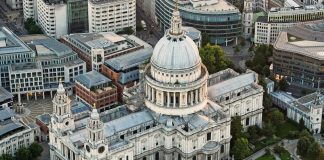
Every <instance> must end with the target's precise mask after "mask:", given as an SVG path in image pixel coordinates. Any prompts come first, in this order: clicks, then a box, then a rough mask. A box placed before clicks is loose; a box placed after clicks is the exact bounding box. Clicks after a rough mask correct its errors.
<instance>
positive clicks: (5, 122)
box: [0, 107, 34, 155]
mask: <svg viewBox="0 0 324 160" xmlns="http://www.w3.org/2000/svg"><path fill="white" fill-rule="evenodd" d="M0 128H1V132H0V155H2V154H11V155H14V154H15V153H16V151H17V150H18V149H20V148H23V147H25V148H26V147H28V146H29V145H30V144H32V143H33V142H34V130H33V129H32V128H31V127H29V126H27V125H26V124H24V123H23V122H22V121H20V120H19V119H17V118H16V117H15V113H14V112H13V111H12V110H11V109H9V108H8V107H5V108H2V109H0Z"/></svg>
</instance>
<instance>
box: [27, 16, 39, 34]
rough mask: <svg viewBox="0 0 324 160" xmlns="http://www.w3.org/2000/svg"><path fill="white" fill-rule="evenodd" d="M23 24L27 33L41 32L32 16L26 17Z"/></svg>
mask: <svg viewBox="0 0 324 160" xmlns="http://www.w3.org/2000/svg"><path fill="white" fill-rule="evenodd" d="M24 25H25V28H26V30H27V31H28V33H29V34H43V32H42V30H41V28H40V27H39V26H38V25H37V24H36V22H35V21H34V19H33V18H28V19H27V20H26V21H25V23H24Z"/></svg>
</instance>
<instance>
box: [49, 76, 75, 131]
mask: <svg viewBox="0 0 324 160" xmlns="http://www.w3.org/2000/svg"><path fill="white" fill-rule="evenodd" d="M52 102H53V116H52V126H53V128H55V129H56V130H57V131H60V132H61V133H62V132H66V131H69V130H74V129H75V126H74V119H73V116H72V113H71V100H70V98H69V97H68V96H67V95H66V92H65V89H64V87H63V84H62V82H61V81H60V82H59V86H58V89H57V92H56V94H55V96H54V98H53V101H52Z"/></svg>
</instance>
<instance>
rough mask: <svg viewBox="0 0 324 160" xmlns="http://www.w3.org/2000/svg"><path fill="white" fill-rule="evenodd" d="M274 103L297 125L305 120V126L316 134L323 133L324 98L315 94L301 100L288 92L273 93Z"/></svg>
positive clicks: (318, 93) (319, 94)
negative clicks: (301, 120)
mask: <svg viewBox="0 0 324 160" xmlns="http://www.w3.org/2000/svg"><path fill="white" fill-rule="evenodd" d="M270 95H271V98H272V101H273V103H274V104H275V105H277V106H278V107H280V108H282V109H285V110H286V111H287V117H288V118H289V119H291V120H293V121H295V122H296V123H299V121H300V119H303V120H304V125H305V127H306V128H308V130H309V131H310V132H312V133H314V134H316V133H320V132H321V124H322V113H323V106H324V96H323V95H322V94H321V93H320V92H318V91H317V92H314V93H312V94H308V95H306V96H303V97H301V98H298V99H297V98H294V97H293V96H291V95H290V94H288V93H286V92H272V93H271V94H270Z"/></svg>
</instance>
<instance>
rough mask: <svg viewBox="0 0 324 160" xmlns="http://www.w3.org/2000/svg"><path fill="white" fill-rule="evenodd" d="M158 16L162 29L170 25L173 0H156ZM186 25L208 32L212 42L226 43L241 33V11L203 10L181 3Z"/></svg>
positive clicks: (183, 19) (182, 16) (182, 15)
mask: <svg viewBox="0 0 324 160" xmlns="http://www.w3.org/2000/svg"><path fill="white" fill-rule="evenodd" d="M155 5H156V17H157V19H158V23H159V25H160V28H161V29H162V30H166V29H168V28H169V27H170V19H171V15H172V12H173V8H174V2H173V0H156V4H155ZM179 10H180V14H181V18H182V21H183V24H184V26H191V27H195V28H196V29H198V30H200V31H201V32H202V33H207V34H208V35H209V36H210V38H211V43H215V44H225V43H226V41H227V42H231V41H235V38H237V37H238V36H240V35H241V33H242V29H241V25H242V24H241V13H240V12H239V11H238V10H230V11H216V12H208V11H206V12H203V11H199V10H195V9H189V8H185V7H184V6H181V5H179Z"/></svg>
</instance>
